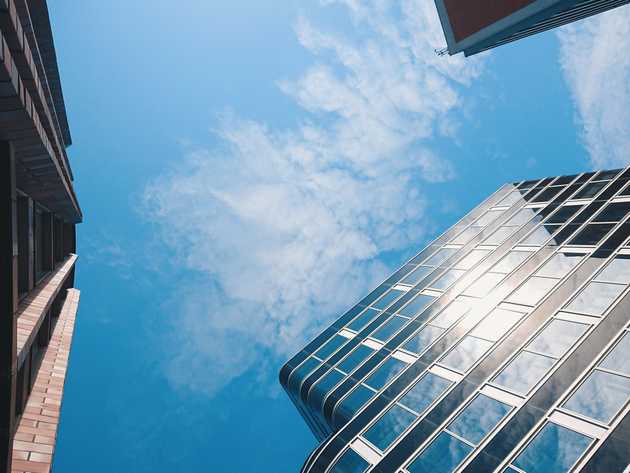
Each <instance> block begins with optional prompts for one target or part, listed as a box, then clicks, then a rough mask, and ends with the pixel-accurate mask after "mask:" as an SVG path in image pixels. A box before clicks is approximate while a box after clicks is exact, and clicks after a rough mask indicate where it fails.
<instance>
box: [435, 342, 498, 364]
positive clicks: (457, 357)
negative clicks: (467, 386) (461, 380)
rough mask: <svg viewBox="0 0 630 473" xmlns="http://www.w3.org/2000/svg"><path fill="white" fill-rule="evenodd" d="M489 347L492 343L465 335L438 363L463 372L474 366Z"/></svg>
mask: <svg viewBox="0 0 630 473" xmlns="http://www.w3.org/2000/svg"><path fill="white" fill-rule="evenodd" d="M491 346H492V343H490V342H488V341H486V340H481V339H480V338H477V337H472V336H470V335H467V336H466V337H464V339H463V340H462V341H461V342H459V344H458V345H457V346H456V347H455V348H454V349H453V350H451V351H450V352H449V353H448V355H446V356H445V357H444V358H442V360H441V361H440V363H441V364H443V365H444V366H448V367H450V368H453V369H454V370H457V371H461V372H464V371H467V370H468V369H469V368H470V367H471V366H472V365H473V364H475V362H476V361H477V360H479V359H480V358H481V357H482V356H483V355H484V353H485V352H486V351H488V349H489V348H490V347H491Z"/></svg>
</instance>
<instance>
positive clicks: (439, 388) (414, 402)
mask: <svg viewBox="0 0 630 473" xmlns="http://www.w3.org/2000/svg"><path fill="white" fill-rule="evenodd" d="M451 384H453V383H452V382H451V381H448V380H446V379H444V378H440V377H439V376H436V375H434V374H433V373H427V374H425V375H424V376H423V377H422V378H421V379H420V381H418V382H417V383H416V384H415V385H414V387H413V388H411V389H410V390H409V391H407V393H406V394H405V395H404V396H403V397H402V398H401V399H400V400H399V401H398V402H399V403H400V404H404V405H405V406H406V407H408V408H410V409H411V410H413V411H415V412H417V413H418V414H422V413H423V412H424V411H425V409H426V408H427V407H429V406H430V405H431V403H432V402H433V401H435V400H436V399H437V398H438V397H439V396H440V395H441V394H442V393H443V392H444V391H446V390H447V389H448V387H449V386H450V385H451Z"/></svg>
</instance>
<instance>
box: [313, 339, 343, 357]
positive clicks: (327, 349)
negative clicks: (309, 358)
mask: <svg viewBox="0 0 630 473" xmlns="http://www.w3.org/2000/svg"><path fill="white" fill-rule="evenodd" d="M347 341H348V339H347V338H346V337H342V336H341V335H335V336H334V337H333V338H331V339H330V340H328V341H327V342H326V343H324V344H323V345H322V346H321V347H320V348H319V349H318V350H317V351H316V352H315V356H317V357H319V358H321V359H326V358H328V357H329V356H330V355H332V354H333V353H334V352H335V351H337V348H339V347H340V346H341V345H343V344H345V343H346V342H347Z"/></svg>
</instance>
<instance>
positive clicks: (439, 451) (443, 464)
mask: <svg viewBox="0 0 630 473" xmlns="http://www.w3.org/2000/svg"><path fill="white" fill-rule="evenodd" d="M471 450H472V447H471V446H470V445H467V444H465V443H464V442H462V441H461V440H458V439H456V438H455V437H453V436H451V435H449V434H447V433H446V432H442V433H441V434H440V435H439V436H438V437H437V438H436V439H435V440H434V441H433V442H432V443H431V445H429V447H428V448H426V449H425V450H424V451H423V452H422V453H421V454H420V455H419V456H418V458H416V459H415V460H414V461H413V462H412V463H411V464H410V465H409V466H408V467H407V470H409V472H410V473H420V472H423V473H424V472H428V471H431V472H439V473H450V472H451V471H454V470H455V469H456V468H457V466H458V465H459V464H460V463H461V462H462V461H463V460H464V458H466V456H468V454H469V453H470V452H471Z"/></svg>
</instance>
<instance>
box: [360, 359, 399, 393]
mask: <svg viewBox="0 0 630 473" xmlns="http://www.w3.org/2000/svg"><path fill="white" fill-rule="evenodd" d="M406 366H407V364H406V363H404V362H402V361H400V360H397V359H396V358H388V359H387V360H385V362H384V363H383V364H382V365H381V366H379V367H378V368H376V371H374V373H372V374H371V375H370V376H369V377H368V378H367V379H366V380H365V384H367V385H368V386H370V387H372V388H374V389H376V390H377V391H378V390H379V389H381V388H382V387H383V386H385V385H386V384H387V383H388V382H389V381H390V380H391V379H393V378H394V376H396V375H397V374H398V373H400V372H401V371H402V370H403V369H404V368H405V367H406Z"/></svg>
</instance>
